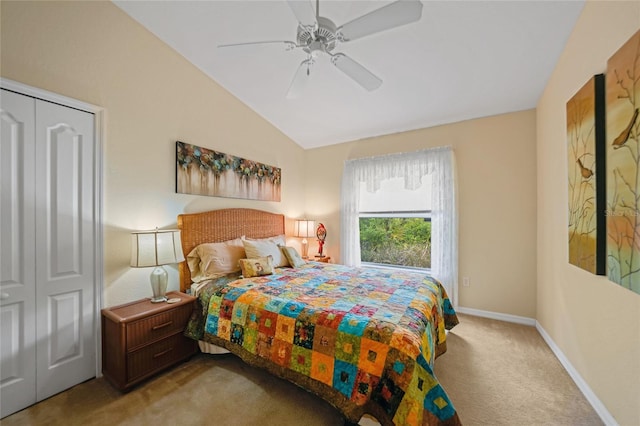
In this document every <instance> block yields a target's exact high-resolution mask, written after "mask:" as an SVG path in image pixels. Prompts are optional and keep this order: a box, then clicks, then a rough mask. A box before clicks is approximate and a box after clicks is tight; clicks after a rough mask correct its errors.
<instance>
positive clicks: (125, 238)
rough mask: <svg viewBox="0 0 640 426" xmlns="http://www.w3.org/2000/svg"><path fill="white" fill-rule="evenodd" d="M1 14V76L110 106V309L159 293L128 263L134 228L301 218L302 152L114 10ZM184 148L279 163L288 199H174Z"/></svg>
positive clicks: (17, 6)
mask: <svg viewBox="0 0 640 426" xmlns="http://www.w3.org/2000/svg"><path fill="white" fill-rule="evenodd" d="M1 11H2V12H1V13H2V26H1V31H2V33H1V43H2V44H1V55H2V56H1V61H2V62H1V65H2V67H1V73H2V77H3V78H8V79H11V80H15V81H19V82H21V83H24V84H28V85H31V86H35V87H39V88H43V89H46V90H49V91H52V92H55V93H58V94H62V95H65V96H68V97H71V98H75V99H79V100H82V101H85V102H88V103H91V104H94V105H97V106H100V107H104V108H105V109H106V143H105V145H104V150H103V152H104V165H105V167H104V200H103V201H104V222H105V228H104V229H105V233H104V237H105V239H104V250H105V256H104V259H105V268H104V269H105V280H104V297H105V300H104V304H105V306H110V305H114V304H118V303H122V302H127V301H131V300H135V299H139V298H142V297H146V296H148V295H149V294H150V288H149V278H148V274H149V270H148V269H132V268H130V267H129V244H130V243H129V233H130V231H132V230H140V229H152V228H154V227H156V226H157V227H160V228H162V227H171V226H174V225H175V222H176V215H178V214H179V213H182V212H185V211H186V212H194V211H203V210H209V209H215V208H224V207H249V208H258V209H263V210H269V211H275V212H282V213H285V214H286V215H287V216H288V217H299V216H301V215H302V214H303V213H304V212H303V209H304V196H305V192H304V190H303V185H304V182H303V165H304V158H305V154H304V151H303V150H302V149H301V148H300V147H299V146H298V145H296V144H295V143H294V142H292V141H291V140H290V139H289V138H287V137H286V136H284V135H283V134H282V133H280V132H279V131H278V130H277V129H275V128H274V127H273V126H272V125H270V124H269V123H267V122H266V121H264V120H263V119H262V118H261V117H259V116H258V115H257V114H255V113H254V112H253V111H251V110H250V109H249V108H248V107H247V106H246V105H244V104H242V103H241V102H240V101H238V100H237V99H236V98H234V97H233V96H231V95H230V94H229V93H228V92H226V91H225V90H224V89H222V88H221V87H220V86H218V85H217V84H216V83H215V82H213V81H212V80H211V79H209V78H208V77H207V76H206V75H204V74H203V73H202V72H200V71H199V70H198V69H197V68H196V67H194V66H193V65H191V64H190V63H188V62H187V61H186V60H185V59H184V58H183V57H182V56H180V55H178V54H177V53H176V52H175V51H174V50H172V49H171V48H170V47H168V46H167V45H166V44H164V43H162V42H161V41H160V40H158V39H157V38H156V37H155V36H154V35H152V34H151V33H149V32H148V31H147V30H145V29H144V28H143V27H142V26H140V25H139V24H137V23H136V22H135V21H133V20H132V19H131V18H129V17H128V16H127V15H126V14H125V13H124V12H122V11H121V10H120V9H118V8H117V7H116V6H114V5H113V4H112V3H110V2H104V1H101V2H15V3H14V2H8V1H2V2H1ZM176 140H181V141H185V142H189V143H194V144H199V145H202V146H205V147H210V148H213V149H216V150H220V151H222V152H226V153H229V154H234V155H238V156H242V157H246V158H249V159H252V160H256V161H260V162H264V163H267V164H271V165H274V166H278V167H281V168H282V169H283V188H282V194H283V195H282V202H280V203H275V202H256V201H247V200H234V199H225V198H214V197H201V196H193V195H183V194H175V193H174V179H175V177H174V176H175V141H176ZM167 269H169V272H170V289H177V274H176V269H175V268H174V267H168V268H167Z"/></svg>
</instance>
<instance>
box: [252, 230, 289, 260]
mask: <svg viewBox="0 0 640 426" xmlns="http://www.w3.org/2000/svg"><path fill="white" fill-rule="evenodd" d="M242 244H243V245H244V251H245V253H246V254H247V256H246V257H247V259H255V258H257V257H267V256H272V257H273V266H275V267H276V268H280V267H282V266H289V262H288V261H287V258H286V257H285V255H284V254H282V251H281V250H280V247H278V244H280V245H284V244H285V243H284V235H279V236H277V237H271V238H262V239H259V240H252V239H248V238H242Z"/></svg>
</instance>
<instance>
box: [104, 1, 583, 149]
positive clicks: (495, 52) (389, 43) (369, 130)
mask: <svg viewBox="0 0 640 426" xmlns="http://www.w3.org/2000/svg"><path fill="white" fill-rule="evenodd" d="M302 1H307V0H302ZM114 3H115V4H116V5H117V6H118V7H120V8H121V9H122V10H124V11H125V12H126V13H127V14H129V15H130V16H131V17H133V18H134V19H135V20H137V21H138V22H139V23H141V24H142V25H143V26H145V27H146V28H148V29H149V31H151V32H152V33H154V34H155V35H156V36H157V37H159V38H160V39H161V40H163V41H164V42H165V43H167V44H168V45H170V46H171V47H173V48H174V49H175V50H176V51H178V52H179V53H180V54H181V55H183V56H184V57H185V58H186V59H187V60H189V61H191V62H192V63H193V64H194V65H196V66H197V67H198V68H200V69H201V70H202V71H204V72H205V73H206V74H208V75H209V76H210V77H211V78H212V79H213V80H215V81H216V82H217V83H219V84H220V85H221V86H223V87H224V88H226V89H227V90H228V91H229V92H230V93H232V94H233V95H235V96H236V97H237V98H238V99H240V100H241V101H242V102H244V103H245V104H247V105H248V106H249V107H250V108H251V109H253V110H254V111H255V112H256V113H257V114H259V115H261V116H262V117H264V118H265V119H266V120H268V121H269V122H270V123H272V124H273V125H274V126H275V127H277V128H278V129H280V130H281V131H282V132H283V133H284V134H286V135H287V136H289V137H290V138H291V139H293V140H294V141H295V142H296V143H298V144H299V145H300V146H302V147H303V148H314V147H319V146H325V145H330V144H335V143H340V142H345V141H350V140H356V139H362V138H367V137H372V136H378V135H384V134H391V133H396V132H401V131H407V130H413V129H419V128H425V127H431V126H435V125H440V124H445V123H452V122H457V121H462V120H468V119H473V118H479V117H486V116H490V115H495V114H502V113H507V112H513V111H519V110H525V109H529V108H534V107H535V106H536V103H537V101H538V99H539V97H540V95H541V93H542V90H543V89H544V87H545V85H546V82H547V80H548V78H549V76H550V74H551V72H552V71H553V69H554V67H555V64H556V62H557V60H558V58H559V56H560V54H561V53H562V51H563V49H564V46H565V43H566V41H567V39H568V38H569V35H570V33H571V30H572V29H573V26H574V25H575V22H576V21H577V19H578V15H579V14H580V12H581V10H582V8H583V6H584V1H582V0H580V1H540V0H536V1H481V0H480V1H422V4H423V7H422V16H421V19H420V20H419V21H417V22H415V23H411V24H407V25H403V26H400V27H397V28H394V29H390V30H387V31H383V32H379V33H376V34H373V35H369V36H366V37H362V38H360V39H357V40H352V41H350V42H345V43H338V45H337V46H336V48H335V50H334V51H333V53H336V52H342V53H344V54H346V55H348V56H349V57H350V58H352V59H353V60H355V61H357V62H358V63H360V64H361V65H363V66H364V67H366V68H367V69H368V70H369V71H370V72H372V73H373V74H375V75H376V76H377V77H379V78H380V79H381V80H382V85H381V86H380V87H379V88H378V89H376V90H373V91H367V90H365V89H363V87H361V86H360V85H358V84H357V83H356V82H355V81H354V80H352V79H351V78H349V77H348V76H347V75H346V74H345V73H343V72H341V70H340V69H338V68H337V67H335V66H333V64H332V63H331V61H330V58H329V57H328V56H327V55H324V54H320V55H318V58H316V61H315V64H314V65H313V67H312V69H311V70H310V72H311V76H310V78H309V82H308V84H307V85H306V86H305V87H304V89H303V90H302V91H301V92H300V93H299V95H298V96H297V97H296V98H293V99H291V98H287V96H286V95H287V93H288V89H289V86H290V84H291V82H292V79H293V77H294V74H295V73H296V70H297V69H298V67H299V65H300V63H301V62H302V61H303V60H305V59H306V58H307V54H306V53H305V52H303V51H302V49H293V50H287V49H286V46H285V44H284V43H281V44H261V45H247V46H238V47H233V48H218V47H217V46H218V45H219V44H226V43H244V42H254V41H263V40H289V41H293V42H296V29H297V25H298V22H297V20H296V15H294V13H293V11H292V9H291V8H290V6H289V4H288V3H287V2H286V1H284V0H283V1H244V0H234V1H182V0H181V1H175V0H174V1H114ZM390 3H392V2H389V1H320V2H319V5H320V16H323V17H327V18H329V19H331V20H332V21H333V22H334V23H335V24H336V25H337V26H340V25H342V24H344V23H347V22H349V21H351V20H353V19H355V18H357V17H359V16H361V15H364V14H366V13H369V12H371V11H373V10H376V9H378V8H380V7H383V6H386V5H388V4H390ZM312 5H313V6H314V7H315V5H316V4H315V2H312Z"/></svg>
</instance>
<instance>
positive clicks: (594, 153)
mask: <svg viewBox="0 0 640 426" xmlns="http://www.w3.org/2000/svg"><path fill="white" fill-rule="evenodd" d="M604 120H605V118H604V76H603V75H602V74H600V75H596V76H594V77H593V78H591V79H590V80H589V81H588V82H587V83H586V84H585V85H584V86H582V88H581V89H580V90H578V92H577V93H576V94H575V95H574V96H573V97H572V98H571V99H570V100H569V101H568V102H567V157H568V159H569V163H568V172H569V194H568V195H569V237H568V238H569V263H571V264H573V265H575V266H577V267H579V268H582V269H584V270H587V271H589V272H591V273H594V274H600V275H604V274H605V261H604V260H605V249H606V244H605V238H604V235H605V220H604V207H605V187H604V178H605V170H604V167H605V165H604V142H605V129H604Z"/></svg>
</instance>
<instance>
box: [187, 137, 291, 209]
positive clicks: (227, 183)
mask: <svg viewBox="0 0 640 426" xmlns="http://www.w3.org/2000/svg"><path fill="white" fill-rule="evenodd" d="M281 173H282V172H281V169H280V168H279V167H274V166H269V165H267V164H262V163H258V162H257V161H252V160H247V159H245V158H240V157H236V156H233V155H229V154H225V153H222V152H218V151H214V150H212V149H207V148H202V147H199V146H196V145H191V144H188V143H184V142H180V141H178V142H176V192H178V193H181V194H194V195H208V196H213V197H228V198H245V199H251V200H262V201H280V187H281V180H282V174H281Z"/></svg>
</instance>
